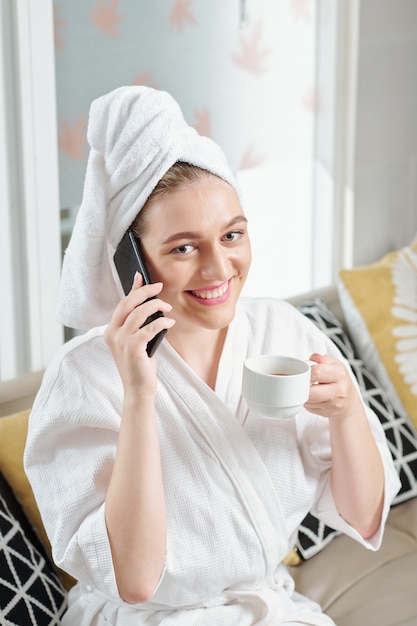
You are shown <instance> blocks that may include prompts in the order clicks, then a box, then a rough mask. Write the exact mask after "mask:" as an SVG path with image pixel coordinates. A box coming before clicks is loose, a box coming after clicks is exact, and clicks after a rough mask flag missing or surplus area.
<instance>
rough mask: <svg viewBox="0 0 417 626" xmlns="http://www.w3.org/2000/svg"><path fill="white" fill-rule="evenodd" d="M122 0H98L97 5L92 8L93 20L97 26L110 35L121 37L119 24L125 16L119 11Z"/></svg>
mask: <svg viewBox="0 0 417 626" xmlns="http://www.w3.org/2000/svg"><path fill="white" fill-rule="evenodd" d="M119 2H120V0H109V2H108V4H107V5H106V3H105V0H97V6H96V8H95V9H92V10H91V20H92V22H93V24H94V25H95V26H97V28H99V29H100V30H102V31H103V32H104V33H106V35H108V37H119V36H120V33H119V31H118V28H117V27H118V24H119V22H122V21H123V19H124V16H123V15H122V14H121V13H118V12H117V9H118V6H119Z"/></svg>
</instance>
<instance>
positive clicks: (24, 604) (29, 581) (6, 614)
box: [0, 495, 67, 626]
mask: <svg viewBox="0 0 417 626" xmlns="http://www.w3.org/2000/svg"><path fill="white" fill-rule="evenodd" d="M66 595H67V594H66V591H65V589H64V588H63V586H62V584H61V582H60V580H59V578H58V576H57V574H56V573H55V572H54V571H53V570H52V568H51V567H50V565H49V564H48V563H47V561H46V559H45V558H44V557H43V555H42V554H41V553H40V552H39V551H38V550H37V549H36V548H35V547H34V546H33V544H32V543H31V542H30V541H29V540H28V539H27V537H26V535H25V533H24V532H23V530H22V527H21V525H20V523H19V522H18V521H17V520H16V518H15V517H14V516H13V515H12V513H11V512H10V508H9V507H8V505H7V502H6V500H5V499H4V498H3V496H2V495H0V624H1V625H2V626H3V625H4V626H32V625H33V626H56V625H58V624H60V623H61V617H62V615H63V613H64V612H65V609H66V606H67V600H66Z"/></svg>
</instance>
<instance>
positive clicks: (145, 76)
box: [132, 72, 157, 89]
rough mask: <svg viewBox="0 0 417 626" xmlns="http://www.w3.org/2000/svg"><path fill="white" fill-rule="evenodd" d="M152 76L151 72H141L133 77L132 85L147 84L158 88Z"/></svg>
mask: <svg viewBox="0 0 417 626" xmlns="http://www.w3.org/2000/svg"><path fill="white" fill-rule="evenodd" d="M151 77H152V73H151V72H139V74H136V76H135V78H134V79H133V82H132V85H145V86H146V87H154V88H155V89H156V88H157V87H156V85H155V84H154V83H153V81H152V78H151Z"/></svg>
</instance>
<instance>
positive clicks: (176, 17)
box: [169, 0, 196, 32]
mask: <svg viewBox="0 0 417 626" xmlns="http://www.w3.org/2000/svg"><path fill="white" fill-rule="evenodd" d="M191 4H192V0H175V3H174V6H173V7H172V11H171V15H170V16H169V23H170V24H171V26H172V27H173V28H176V29H177V30H178V31H179V32H181V31H182V29H183V28H184V26H185V24H187V23H188V24H195V23H196V19H195V17H194V15H193V14H192V13H190V11H189V7H190V5H191Z"/></svg>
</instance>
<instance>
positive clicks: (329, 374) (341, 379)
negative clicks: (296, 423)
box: [304, 353, 362, 419]
mask: <svg viewBox="0 0 417 626" xmlns="http://www.w3.org/2000/svg"><path fill="white" fill-rule="evenodd" d="M310 360H312V361H315V362H316V363H317V365H312V366H311V383H312V385H311V387H310V395H309V398H308V401H307V402H306V403H305V405H304V407H305V408H306V409H307V411H309V412H310V413H315V414H317V415H323V416H324V417H328V418H332V419H334V418H346V417H350V416H354V415H356V414H357V413H358V410H360V407H361V405H362V403H361V400H360V397H359V392H358V390H357V388H356V386H355V384H354V383H353V380H352V378H351V377H350V375H349V372H348V370H347V369H346V367H345V365H344V364H343V363H342V361H340V360H339V359H337V358H335V357H333V356H329V355H320V354H316V353H315V354H312V355H311V357H310Z"/></svg>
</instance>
